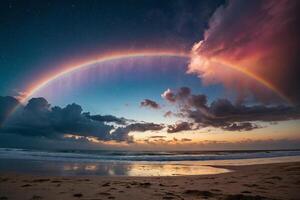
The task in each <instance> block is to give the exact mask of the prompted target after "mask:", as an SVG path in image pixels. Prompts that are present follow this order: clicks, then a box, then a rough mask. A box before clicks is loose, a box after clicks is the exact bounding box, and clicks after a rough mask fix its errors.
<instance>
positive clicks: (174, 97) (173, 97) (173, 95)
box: [161, 87, 191, 103]
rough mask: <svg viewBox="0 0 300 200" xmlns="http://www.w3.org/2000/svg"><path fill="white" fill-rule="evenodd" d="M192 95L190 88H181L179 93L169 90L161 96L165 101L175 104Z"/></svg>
mask: <svg viewBox="0 0 300 200" xmlns="http://www.w3.org/2000/svg"><path fill="white" fill-rule="evenodd" d="M190 93H191V89H190V88H188V87H181V88H179V89H178V90H177V91H172V90H171V89H167V90H166V91H164V92H163V93H162V95H161V97H162V98H164V99H165V100H167V101H169V102H171V103H174V102H176V101H180V100H183V99H186V97H187V96H189V95H190Z"/></svg>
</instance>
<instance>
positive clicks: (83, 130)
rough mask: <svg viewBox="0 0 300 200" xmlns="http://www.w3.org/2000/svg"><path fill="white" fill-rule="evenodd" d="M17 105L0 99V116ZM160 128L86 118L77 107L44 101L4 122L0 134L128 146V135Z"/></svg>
mask: <svg viewBox="0 0 300 200" xmlns="http://www.w3.org/2000/svg"><path fill="white" fill-rule="evenodd" d="M17 104H18V101H17V100H16V99H15V98H13V97H0V108H1V109H0V111H1V112H0V116H1V117H2V119H4V118H6V117H7V114H8V113H9V111H11V110H12V109H13V108H14V107H15V105H17ZM162 128H164V126H163V125H160V124H154V123H146V122H139V123H138V122H133V121H132V120H127V119H125V118H118V117H115V116H112V115H90V114H89V113H83V112H82V108H81V106H80V105H78V104H75V103H73V104H69V105H67V106H66V107H64V108H61V107H58V106H54V107H51V105H50V104H49V103H48V101H47V100H46V99H44V98H32V99H30V100H29V102H28V104H27V105H25V106H24V107H20V110H19V112H16V113H15V115H14V116H13V117H12V118H10V119H9V120H7V121H6V123H5V126H3V127H1V129H0V133H4V134H17V135H22V136H31V137H44V138H51V139H64V136H65V135H67V134H70V135H77V136H80V137H81V136H82V137H94V138H95V139H97V140H100V141H110V140H114V141H119V142H121V141H125V142H132V141H133V138H132V137H131V136H129V133H130V132H131V131H138V132H145V131H149V130H150V131H155V130H161V129H162Z"/></svg>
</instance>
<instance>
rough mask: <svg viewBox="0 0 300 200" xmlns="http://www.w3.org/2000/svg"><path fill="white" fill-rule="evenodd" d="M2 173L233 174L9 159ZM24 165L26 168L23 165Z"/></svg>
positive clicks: (178, 166)
mask: <svg viewBox="0 0 300 200" xmlns="http://www.w3.org/2000/svg"><path fill="white" fill-rule="evenodd" d="M2 161H3V162H1V163H0V171H7V172H20V173H31V174H40V175H43V174H47V175H66V176H74V175H100V176H179V175H205V174H219V173H225V172H229V170H227V169H223V168H215V167H211V166H203V165H200V164H193V163H189V164H187V163H169V162H167V163H166V162H160V163H149V162H143V163H141V162H139V163H131V162H128V163H125V162H98V163H88V162H86V163H85V162H81V163H76V162H50V161H34V160H13V159H6V160H2ZM20 163H22V164H20Z"/></svg>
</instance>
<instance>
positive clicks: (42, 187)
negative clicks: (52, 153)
mask: <svg viewBox="0 0 300 200" xmlns="http://www.w3.org/2000/svg"><path fill="white" fill-rule="evenodd" d="M226 168H228V169H231V170H233V172H229V173H225V174H218V175H204V176H177V177H100V176H98V177H97V176H85V177H83V176H80V177H79V176H76V177H74V176H73V177H71V176H67V177H66V176H65V177H63V176H60V177H59V176H36V175H24V174H7V173H6V174H4V173H1V174H0V200H6V199H20V200H41V199H45V200H46V199H49V200H57V199H66V200H69V199H80V200H100V199H103V200H104V199H129V200H142V199H149V200H152V199H162V200H163V199H188V200H189V199H191V200H192V199H224V200H252V199H253V200H259V199H282V200H292V199H294V200H296V199H298V200H299V199H300V163H299V162H296V163H280V164H264V165H250V166H226Z"/></svg>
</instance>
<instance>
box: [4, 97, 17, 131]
mask: <svg viewBox="0 0 300 200" xmlns="http://www.w3.org/2000/svg"><path fill="white" fill-rule="evenodd" d="M19 103H20V102H19V101H18V100H17V99H15V98H13V97H10V96H6V97H2V96H0V127H1V125H2V123H3V122H4V120H5V119H6V118H7V116H8V115H9V114H10V113H11V112H12V110H13V109H14V108H15V107H16V106H17V105H18V104H19Z"/></svg>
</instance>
